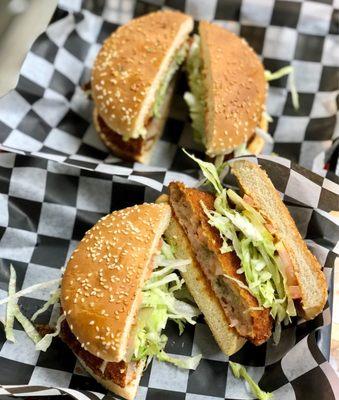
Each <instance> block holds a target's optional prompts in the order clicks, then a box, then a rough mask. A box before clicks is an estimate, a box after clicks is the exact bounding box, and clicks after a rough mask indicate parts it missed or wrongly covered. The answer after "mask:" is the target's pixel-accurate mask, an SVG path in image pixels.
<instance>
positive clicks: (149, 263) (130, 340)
mask: <svg viewBox="0 0 339 400" xmlns="http://www.w3.org/2000/svg"><path fill="white" fill-rule="evenodd" d="M170 216H171V209H170V207H169V206H168V205H166V204H160V205H157V204H146V203H145V204H143V205H140V206H134V207H130V208H126V209H124V210H120V211H116V212H113V213H112V214H110V215H107V216H106V217H104V218H102V219H101V220H100V221H99V222H98V223H97V224H96V225H95V226H94V227H93V228H92V229H90V230H89V231H88V232H87V233H86V235H85V237H84V238H83V239H82V240H81V242H80V244H79V246H78V247H77V249H76V250H74V253H73V255H72V256H71V258H70V261H69V263H68V265H67V268H66V271H65V274H64V276H63V279H62V283H61V295H60V302H61V307H62V310H63V313H64V316H65V317H66V318H65V319H64V321H63V322H62V325H61V331H60V337H61V338H62V340H64V341H65V342H66V343H67V344H68V346H69V347H70V348H71V349H72V351H73V352H74V353H75V355H76V356H77V358H78V359H79V361H80V363H81V364H82V365H83V367H84V368H85V369H86V371H88V372H89V373H90V374H91V375H92V376H93V377H94V378H95V379H96V380H97V381H98V382H99V383H100V384H102V385H103V386H105V387H106V388H107V389H109V390H111V391H112V392H114V393H116V394H118V395H120V396H122V397H124V398H126V399H133V398H134V397H135V394H136V391H137V388H138V385H139V381H140V378H141V375H142V372H143V370H144V368H145V367H146V366H147V364H148V362H150V360H151V359H152V357H157V358H158V359H159V360H161V361H166V362H171V363H173V364H175V365H176V366H178V367H182V368H192V369H195V368H196V366H197V363H198V362H199V360H200V356H196V357H188V358H186V359H177V358H174V357H172V356H170V355H168V354H167V353H166V352H165V351H164V347H165V345H166V341H167V337H166V336H165V335H164V334H163V333H162V330H163V329H164V328H165V326H166V323H167V321H168V320H169V319H171V320H174V321H175V322H176V323H177V324H178V325H179V329H180V332H182V331H183V329H184V325H185V323H186V322H189V323H191V324H194V323H195V322H194V320H193V318H194V317H195V316H197V315H198V314H199V311H198V309H197V308H196V307H195V306H194V305H192V304H191V303H189V302H185V301H182V300H179V299H177V295H178V293H179V292H180V291H181V289H182V285H183V281H182V279H181V278H180V277H179V276H178V275H177V274H176V273H175V272H174V271H175V270H182V271H183V270H184V269H185V268H186V266H187V264H189V260H180V259H176V258H175V257H174V255H173V251H172V250H171V247H170V246H169V245H168V244H166V243H165V242H164V240H163V238H162V235H163V233H164V231H165V229H166V228H167V226H168V223H169V221H170Z"/></svg>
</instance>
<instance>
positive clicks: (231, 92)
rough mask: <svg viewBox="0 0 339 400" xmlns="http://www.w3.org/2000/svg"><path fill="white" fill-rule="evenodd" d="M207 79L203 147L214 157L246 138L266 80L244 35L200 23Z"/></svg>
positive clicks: (259, 107)
mask: <svg viewBox="0 0 339 400" xmlns="http://www.w3.org/2000/svg"><path fill="white" fill-rule="evenodd" d="M199 33H200V38H201V55H202V57H203V61H204V74H205V82H206V91H207V93H206V101H207V108H208V112H207V115H206V120H205V126H206V150H207V154H208V155H210V156H212V157H214V156H217V155H219V154H225V153H226V154H227V153H230V152H231V151H232V150H233V149H234V148H235V147H237V146H239V145H240V144H242V143H245V142H247V141H248V140H249V139H250V137H251V136H252V135H253V134H254V132H255V128H256V127H257V126H259V125H260V121H261V117H262V113H263V110H264V106H265V101H266V91H267V83H266V80H265V75H264V68H263V66H262V64H261V61H260V60H259V57H258V56H257V54H256V53H255V52H254V50H253V49H252V48H251V47H250V46H249V45H248V44H247V42H246V41H245V40H244V39H241V38H239V37H238V36H236V35H235V34H234V33H232V32H229V31H228V30H227V29H225V28H222V27H220V26H218V25H215V24H210V23H208V22H206V21H202V22H200V24H199Z"/></svg>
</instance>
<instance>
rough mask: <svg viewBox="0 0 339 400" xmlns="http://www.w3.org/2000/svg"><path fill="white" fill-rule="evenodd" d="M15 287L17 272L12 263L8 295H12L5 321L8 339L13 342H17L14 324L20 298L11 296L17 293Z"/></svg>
mask: <svg viewBox="0 0 339 400" xmlns="http://www.w3.org/2000/svg"><path fill="white" fill-rule="evenodd" d="M15 288H16V272H15V269H14V267H13V265H12V264H11V265H10V275H9V284H8V296H9V297H10V299H9V301H8V303H7V309H6V322H5V335H6V339H7V340H10V341H11V342H15V337H14V331H13V326H14V317H15V311H16V307H17V302H18V299H15V298H12V297H11V296H13V295H14V294H15Z"/></svg>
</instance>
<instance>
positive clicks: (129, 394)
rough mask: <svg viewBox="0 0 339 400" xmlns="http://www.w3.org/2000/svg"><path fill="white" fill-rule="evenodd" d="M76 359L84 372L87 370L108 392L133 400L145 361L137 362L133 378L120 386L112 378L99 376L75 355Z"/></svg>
mask: <svg viewBox="0 0 339 400" xmlns="http://www.w3.org/2000/svg"><path fill="white" fill-rule="evenodd" d="M76 357H77V359H78V360H79V362H80V364H81V365H82V367H83V368H84V370H85V371H86V372H88V373H89V374H90V375H91V376H92V377H93V378H94V379H95V380H96V381H97V382H98V383H100V385H102V386H103V387H104V388H106V389H108V390H109V391H110V392H113V393H115V394H116V395H118V396H121V397H123V398H124V399H126V400H133V399H134V398H135V396H136V393H137V390H138V387H139V382H140V379H141V376H142V371H143V369H144V366H145V363H144V362H139V364H138V367H137V369H136V371H135V373H136V377H135V379H134V380H133V381H132V382H130V383H129V384H128V385H126V386H125V387H121V386H119V385H117V384H116V383H114V382H113V381H112V380H109V379H104V378H102V377H100V376H98V375H97V374H96V373H95V372H93V371H92V370H91V368H89V367H88V366H87V365H86V363H85V362H84V361H83V360H82V359H81V358H80V357H78V356H76Z"/></svg>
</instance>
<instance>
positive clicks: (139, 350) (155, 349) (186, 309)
mask: <svg viewBox="0 0 339 400" xmlns="http://www.w3.org/2000/svg"><path fill="white" fill-rule="evenodd" d="M156 262H157V265H158V266H157V268H155V270H154V272H153V273H152V275H151V277H150V279H149V280H148V281H147V283H146V285H145V286H144V288H143V293H142V297H143V298H142V305H141V309H140V311H139V314H138V326H137V334H136V340H135V349H134V359H135V360H148V362H149V361H150V359H151V358H152V357H157V358H158V359H159V360H161V361H167V362H170V363H172V364H174V365H176V366H179V367H181V368H189V369H195V368H196V366H197V364H198V362H199V360H200V358H199V357H198V356H196V357H192V358H190V357H188V358H186V359H177V358H175V357H172V356H169V355H168V354H166V352H165V351H164V348H165V346H166V343H167V339H168V338H167V336H166V335H164V334H162V330H163V329H164V328H165V327H166V324H167V321H168V320H169V319H171V320H173V321H175V322H176V323H177V324H178V327H179V332H180V334H181V333H182V332H183V329H184V325H185V323H186V322H188V323H190V324H192V325H193V324H195V321H194V318H195V317H196V316H198V315H199V314H200V312H199V310H198V309H197V307H195V306H194V305H192V304H190V303H188V302H185V301H182V300H179V299H177V298H176V294H177V293H178V292H180V291H181V290H182V288H183V284H184V281H183V280H182V279H180V278H179V276H178V275H177V274H176V273H175V272H174V271H175V270H176V269H179V270H180V269H181V270H182V269H183V268H185V267H186V265H187V264H189V262H190V260H177V259H176V258H175V256H174V251H173V250H172V249H171V247H170V246H169V245H168V244H167V243H165V242H163V246H162V249H161V256H159V257H157V258H156ZM164 264H165V265H164Z"/></svg>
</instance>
